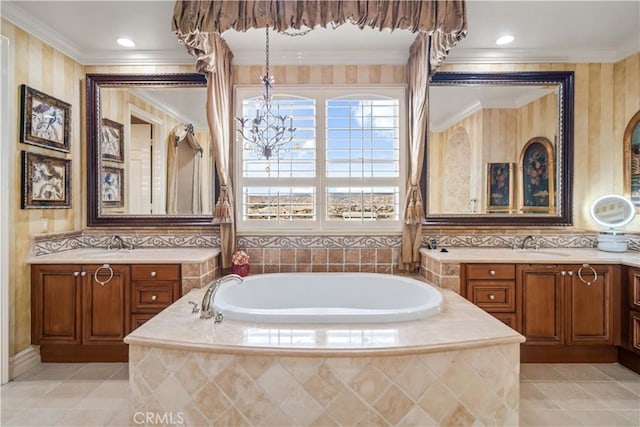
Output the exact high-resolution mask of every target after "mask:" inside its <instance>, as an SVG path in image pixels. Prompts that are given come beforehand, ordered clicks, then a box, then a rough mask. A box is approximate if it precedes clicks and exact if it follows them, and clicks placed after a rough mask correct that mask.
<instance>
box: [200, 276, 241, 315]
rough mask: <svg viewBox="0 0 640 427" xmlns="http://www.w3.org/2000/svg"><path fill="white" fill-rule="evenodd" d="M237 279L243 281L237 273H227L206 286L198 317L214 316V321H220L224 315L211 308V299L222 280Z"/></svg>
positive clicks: (213, 297) (212, 299)
mask: <svg viewBox="0 0 640 427" xmlns="http://www.w3.org/2000/svg"><path fill="white" fill-rule="evenodd" d="M233 279H236V280H239V281H240V283H242V282H243V281H244V279H243V278H242V277H241V276H238V275H237V274H228V275H226V276H224V277H220V278H218V279H216V280H215V282H213V283H212V284H211V285H209V287H208V288H207V292H205V293H204V297H203V298H202V308H201V309H200V318H201V319H211V318H212V317H214V322H216V323H220V322H222V319H223V318H224V316H223V315H222V313H220V312H217V313H216V312H215V310H214V309H213V301H214V299H215V297H216V294H217V293H218V289H220V285H222V284H223V283H224V282H228V281H229V280H233Z"/></svg>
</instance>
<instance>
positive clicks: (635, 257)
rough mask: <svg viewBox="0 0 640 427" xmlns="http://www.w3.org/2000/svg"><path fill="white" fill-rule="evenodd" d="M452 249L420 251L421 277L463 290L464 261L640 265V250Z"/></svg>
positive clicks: (442, 285) (456, 289) (458, 290)
mask: <svg viewBox="0 0 640 427" xmlns="http://www.w3.org/2000/svg"><path fill="white" fill-rule="evenodd" d="M447 251H448V252H440V249H439V248H438V249H435V250H432V249H425V248H423V249H421V250H420V276H421V277H424V278H425V279H426V280H427V281H428V282H430V283H433V284H435V285H437V286H439V287H441V288H444V289H451V290H453V291H454V292H456V293H460V264H463V263H528V264H535V263H541V264H548V263H563V264H568V263H571V264H575V263H590V264H622V265H629V266H633V267H640V253H639V252H637V251H627V252H620V253H616V252H603V251H600V250H598V249H587V248H554V249H551V250H544V249H541V250H540V251H535V250H534V249H527V250H513V249H506V248H505V249H502V248H501V249H494V248H464V247H458V248H455V247H454V248H452V247H447Z"/></svg>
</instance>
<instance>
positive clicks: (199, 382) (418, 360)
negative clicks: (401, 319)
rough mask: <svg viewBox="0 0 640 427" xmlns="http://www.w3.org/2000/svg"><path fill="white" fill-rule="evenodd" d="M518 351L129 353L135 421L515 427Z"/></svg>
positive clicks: (134, 348)
mask: <svg viewBox="0 0 640 427" xmlns="http://www.w3.org/2000/svg"><path fill="white" fill-rule="evenodd" d="M519 353H520V350H519V344H502V345H495V346H488V347H481V348H474V349H468V350H459V351H448V352H440V353H426V354H414V355H406V356H386V357H385V356H379V357H323V356H314V355H311V354H310V355H308V356H305V357H299V356H298V357H284V356H279V355H263V354H255V353H251V354H222V353H214V352H197V351H184V350H175V349H170V348H154V347H146V346H140V345H130V346H129V386H130V387H129V388H130V391H131V402H132V405H131V409H130V410H131V414H132V415H133V414H135V413H136V412H157V411H161V412H162V413H173V414H178V413H180V414H182V417H183V418H184V420H185V424H186V425H238V426H258V425H261V426H264V425H296V426H311V425H336V426H337V425H353V426H355V425H363V426H364V425H366V426H370V425H391V426H400V425H460V426H471V425H474V426H485V425H517V424H518V410H519V387H520V386H519V369H520V364H519Z"/></svg>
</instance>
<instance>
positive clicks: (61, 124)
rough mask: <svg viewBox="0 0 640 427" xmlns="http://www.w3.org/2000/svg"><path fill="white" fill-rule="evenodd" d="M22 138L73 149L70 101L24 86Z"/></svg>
mask: <svg viewBox="0 0 640 427" xmlns="http://www.w3.org/2000/svg"><path fill="white" fill-rule="evenodd" d="M20 112H21V116H22V117H21V123H20V141H21V142H24V143H26V144H32V145H38V146H40V147H45V148H51V149H53V150H58V151H64V152H65V153H69V152H70V151H71V143H70V139H69V133H70V131H71V104H67V103H66V102H64V101H61V100H59V99H57V98H54V97H52V96H49V95H47V94H45V93H42V92H40V91H37V90H35V89H33V88H30V87H29V86H27V85H22V86H21V98H20Z"/></svg>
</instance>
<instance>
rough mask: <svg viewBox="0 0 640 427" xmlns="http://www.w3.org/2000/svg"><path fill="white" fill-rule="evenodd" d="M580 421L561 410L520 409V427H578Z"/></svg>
mask: <svg viewBox="0 0 640 427" xmlns="http://www.w3.org/2000/svg"><path fill="white" fill-rule="evenodd" d="M579 425H580V421H578V420H577V419H575V418H574V417H572V416H570V415H569V414H568V413H567V412H566V411H563V410H562V409H528V408H522V409H520V427H534V426H535V427H538V426H539V427H548V426H562V427H573V426H579Z"/></svg>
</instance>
